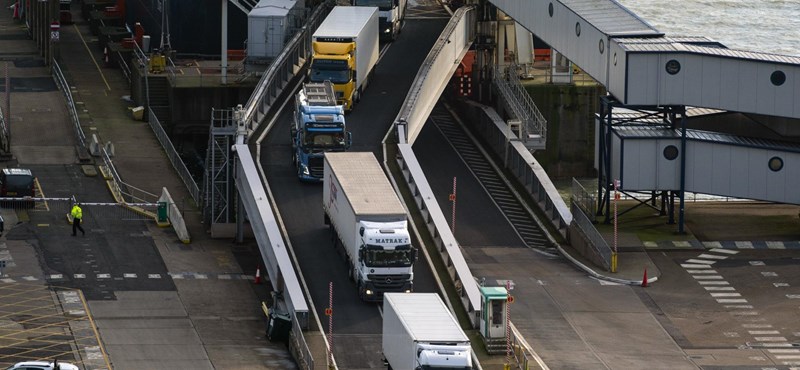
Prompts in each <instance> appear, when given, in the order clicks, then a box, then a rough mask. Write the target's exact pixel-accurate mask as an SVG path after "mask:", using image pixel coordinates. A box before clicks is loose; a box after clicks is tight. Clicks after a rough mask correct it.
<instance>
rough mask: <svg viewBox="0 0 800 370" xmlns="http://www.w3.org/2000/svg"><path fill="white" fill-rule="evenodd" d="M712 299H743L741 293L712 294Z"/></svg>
mask: <svg viewBox="0 0 800 370" xmlns="http://www.w3.org/2000/svg"><path fill="white" fill-rule="evenodd" d="M711 296H712V297H741V296H742V295H741V294H740V293H711Z"/></svg>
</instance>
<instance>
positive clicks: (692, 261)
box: [686, 258, 717, 265]
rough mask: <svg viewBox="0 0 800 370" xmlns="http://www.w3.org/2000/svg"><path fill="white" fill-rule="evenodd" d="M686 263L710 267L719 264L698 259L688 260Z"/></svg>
mask: <svg viewBox="0 0 800 370" xmlns="http://www.w3.org/2000/svg"><path fill="white" fill-rule="evenodd" d="M686 262H687V263H697V264H701V265H710V264H713V263H714V262H717V261H708V260H698V259H694V258H692V259H688V260H686Z"/></svg>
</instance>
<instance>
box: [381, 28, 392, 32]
mask: <svg viewBox="0 0 800 370" xmlns="http://www.w3.org/2000/svg"><path fill="white" fill-rule="evenodd" d="M389 32H392V29H391V28H387V29H385V30H383V33H389Z"/></svg>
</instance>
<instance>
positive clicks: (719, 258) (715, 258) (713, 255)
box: [697, 253, 728, 260]
mask: <svg viewBox="0 0 800 370" xmlns="http://www.w3.org/2000/svg"><path fill="white" fill-rule="evenodd" d="M697 258H711V259H713V260H724V259H726V258H728V256H718V255H716V254H707V253H703V254H701V255H699V256H697Z"/></svg>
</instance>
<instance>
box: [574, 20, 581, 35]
mask: <svg viewBox="0 0 800 370" xmlns="http://www.w3.org/2000/svg"><path fill="white" fill-rule="evenodd" d="M575 36H578V37H581V22H575Z"/></svg>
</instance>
